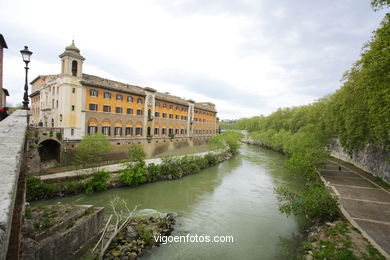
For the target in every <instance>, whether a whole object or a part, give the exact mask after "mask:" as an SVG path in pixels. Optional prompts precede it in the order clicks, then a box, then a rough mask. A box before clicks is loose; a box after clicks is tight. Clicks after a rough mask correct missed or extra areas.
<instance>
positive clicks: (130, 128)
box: [126, 127, 133, 136]
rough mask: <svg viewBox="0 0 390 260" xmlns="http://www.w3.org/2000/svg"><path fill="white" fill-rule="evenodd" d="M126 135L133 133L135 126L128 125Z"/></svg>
mask: <svg viewBox="0 0 390 260" xmlns="http://www.w3.org/2000/svg"><path fill="white" fill-rule="evenodd" d="M126 135H127V136H131V135H133V128H132V127H126Z"/></svg>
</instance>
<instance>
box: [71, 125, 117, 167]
mask: <svg viewBox="0 0 390 260" xmlns="http://www.w3.org/2000/svg"><path fill="white" fill-rule="evenodd" d="M109 151H111V144H110V141H109V140H108V139H107V137H106V136H105V135H103V134H100V133H99V134H95V135H87V136H84V137H83V139H81V142H80V143H79V145H77V147H76V155H75V159H76V163H77V164H82V165H84V166H88V165H93V164H95V163H98V162H100V161H101V160H102V157H103V155H104V154H106V153H108V152H109Z"/></svg>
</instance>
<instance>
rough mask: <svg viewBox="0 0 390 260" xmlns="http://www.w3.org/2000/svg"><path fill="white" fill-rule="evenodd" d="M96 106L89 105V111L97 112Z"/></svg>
mask: <svg viewBox="0 0 390 260" xmlns="http://www.w3.org/2000/svg"><path fill="white" fill-rule="evenodd" d="M97 110H98V105H97V104H89V111H97Z"/></svg>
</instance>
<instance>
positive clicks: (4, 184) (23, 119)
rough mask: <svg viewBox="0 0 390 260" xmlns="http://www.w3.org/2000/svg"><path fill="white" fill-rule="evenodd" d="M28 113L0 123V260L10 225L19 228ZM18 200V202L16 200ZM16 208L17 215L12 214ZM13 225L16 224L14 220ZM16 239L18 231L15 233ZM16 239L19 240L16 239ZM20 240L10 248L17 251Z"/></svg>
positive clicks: (19, 111)
mask: <svg viewBox="0 0 390 260" xmlns="http://www.w3.org/2000/svg"><path fill="white" fill-rule="evenodd" d="M27 115H28V111H27V110H17V111H15V112H13V113H12V114H11V115H10V116H8V117H7V118H6V119H4V120H3V121H1V122H0V155H1V156H0V166H1V171H0V172H1V181H0V201H1V203H0V259H5V258H6V255H7V251H8V248H9V246H8V245H9V244H11V243H10V236H11V226H13V228H16V229H18V228H20V223H12V219H13V217H14V216H16V217H15V218H14V220H18V219H19V220H20V218H21V216H22V215H23V209H24V200H23V198H24V196H22V198H20V199H18V201H17V193H19V194H21V195H23V194H24V188H23V187H22V189H21V190H20V189H19V192H18V182H19V176H20V172H21V169H22V168H23V167H24V166H25V165H23V161H24V154H25V152H24V151H25V141H26V130H27ZM19 200H20V201H19ZM15 205H16V206H19V207H16V208H17V209H18V210H17V211H18V212H15V211H14V208H15ZM14 222H15V221H14ZM14 231H15V232H16V233H15V238H16V239H17V238H18V234H19V232H18V230H14ZM17 240H18V239H17ZM18 243H19V241H13V242H12V247H13V248H14V249H15V250H16V251H17V250H18V245H17V244H18Z"/></svg>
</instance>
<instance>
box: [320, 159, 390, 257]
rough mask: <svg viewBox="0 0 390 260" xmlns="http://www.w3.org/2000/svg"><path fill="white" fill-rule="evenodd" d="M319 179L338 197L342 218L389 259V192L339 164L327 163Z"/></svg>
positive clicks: (356, 170) (354, 169) (355, 170)
mask: <svg viewBox="0 0 390 260" xmlns="http://www.w3.org/2000/svg"><path fill="white" fill-rule="evenodd" d="M320 175H321V177H322V179H323V181H324V182H325V183H326V184H327V185H328V186H330V187H331V189H332V190H333V192H334V193H335V194H336V195H337V196H338V197H339V201H340V208H341V211H342V212H343V214H344V215H345V217H346V218H347V219H348V220H349V221H350V222H351V223H352V225H354V226H355V227H356V228H358V229H359V230H360V231H361V232H362V234H363V235H364V236H365V237H366V238H367V239H368V240H369V241H370V242H371V243H372V244H373V245H374V246H375V247H376V248H377V249H378V250H379V251H381V253H382V254H383V255H384V256H385V257H386V258H387V259H390V192H389V191H388V190H386V189H384V188H382V187H381V186H379V185H377V184H376V183H375V182H373V181H372V180H371V179H370V178H369V177H368V176H366V174H364V173H363V172H362V170H360V169H359V168H356V167H354V166H351V165H349V164H348V165H347V164H344V163H342V162H337V161H333V160H331V161H329V162H328V163H327V165H326V167H325V169H320Z"/></svg>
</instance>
